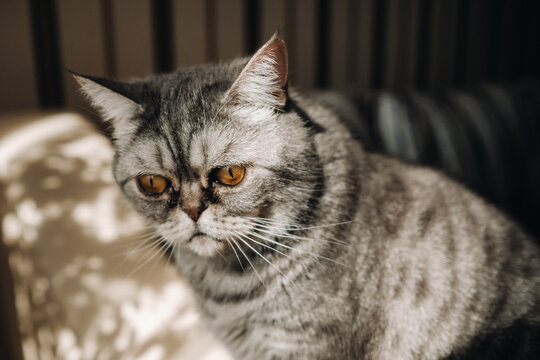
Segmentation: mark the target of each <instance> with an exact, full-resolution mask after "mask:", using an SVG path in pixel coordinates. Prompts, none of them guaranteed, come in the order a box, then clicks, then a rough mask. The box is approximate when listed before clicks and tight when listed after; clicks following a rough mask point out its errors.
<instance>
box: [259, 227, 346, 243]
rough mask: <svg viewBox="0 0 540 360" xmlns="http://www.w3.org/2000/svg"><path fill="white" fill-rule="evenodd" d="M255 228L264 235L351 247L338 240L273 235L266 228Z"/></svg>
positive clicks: (282, 234)
mask: <svg viewBox="0 0 540 360" xmlns="http://www.w3.org/2000/svg"><path fill="white" fill-rule="evenodd" d="M255 228H256V229H257V230H258V231H260V232H262V233H265V234H268V235H273V236H280V237H286V238H290V239H295V240H310V241H323V242H328V243H331V244H336V245H342V246H349V244H347V243H345V242H343V241H340V240H337V239H316V238H308V237H303V236H298V235H294V234H288V233H282V232H276V233H273V232H270V231H267V230H263V229H264V228H261V227H260V225H255ZM270 229H271V228H270Z"/></svg>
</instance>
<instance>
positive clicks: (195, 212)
mask: <svg viewBox="0 0 540 360" xmlns="http://www.w3.org/2000/svg"><path fill="white" fill-rule="evenodd" d="M204 209H205V208H202V207H197V208H190V209H184V211H185V213H186V214H188V216H189V217H190V218H191V220H193V221H195V222H197V220H199V217H200V216H201V213H202V212H203V211H204Z"/></svg>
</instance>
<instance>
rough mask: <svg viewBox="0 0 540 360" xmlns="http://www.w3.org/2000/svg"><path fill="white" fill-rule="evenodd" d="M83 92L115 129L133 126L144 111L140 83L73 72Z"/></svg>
mask: <svg viewBox="0 0 540 360" xmlns="http://www.w3.org/2000/svg"><path fill="white" fill-rule="evenodd" d="M72 74H73V77H74V78H75V80H77V82H78V83H79V85H81V92H82V93H83V94H84V95H85V96H86V97H87V98H88V99H89V100H90V102H91V104H92V105H93V106H94V107H95V108H96V109H97V110H98V111H99V112H100V115H101V116H102V117H103V119H104V120H105V121H108V122H110V123H111V124H112V125H113V128H114V130H115V131H117V130H119V129H122V128H126V127H131V126H132V125H131V126H130V125H129V123H130V122H131V121H132V119H134V118H135V117H137V116H138V115H140V114H141V113H142V112H143V107H142V105H141V104H140V100H141V98H142V89H141V88H140V86H139V85H136V84H128V83H122V82H118V81H113V80H107V79H103V78H98V77H95V76H88V75H81V74H76V73H72Z"/></svg>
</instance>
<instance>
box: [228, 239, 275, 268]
mask: <svg viewBox="0 0 540 360" xmlns="http://www.w3.org/2000/svg"><path fill="white" fill-rule="evenodd" d="M238 240H240V241H241V242H243V243H244V244H246V246H247V247H249V248H250V249H251V250H253V251H254V252H255V254H257V255H259V256H260V257H261V258H262V259H263V260H264V261H266V262H267V263H268V264H270V266H272V267H273V268H274V269H276V270H277V271H278V272H279V273H280V274H281V275H283V276H285V274H283V273H282V272H281V270H280V269H279V268H278V267H277V266H276V265H274V264H272V262H271V261H270V260H268V259H267V258H265V257H264V256H263V254H261V253H260V252H258V251H257V250H255V248H254V247H253V246H251V245H249V244H248V243H247V242H246V241H244V239H240V238H239V239H238Z"/></svg>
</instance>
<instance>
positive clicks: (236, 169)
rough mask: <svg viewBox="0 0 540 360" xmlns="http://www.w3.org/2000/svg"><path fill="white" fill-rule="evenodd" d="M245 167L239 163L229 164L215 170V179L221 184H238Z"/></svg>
mask: <svg viewBox="0 0 540 360" xmlns="http://www.w3.org/2000/svg"><path fill="white" fill-rule="evenodd" d="M245 173H246V168H245V167H243V166H241V165H231V166H226V167H222V168H219V169H217V170H216V173H215V174H216V180H217V181H219V182H220V183H222V184H223V185H229V186H234V185H238V183H240V181H242V179H243V178H244V174H245Z"/></svg>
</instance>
